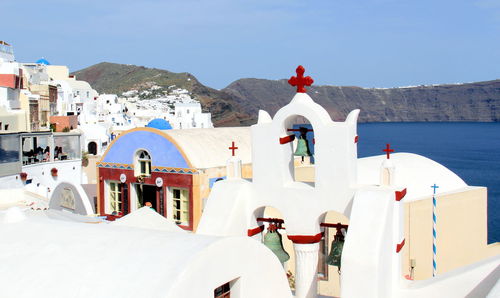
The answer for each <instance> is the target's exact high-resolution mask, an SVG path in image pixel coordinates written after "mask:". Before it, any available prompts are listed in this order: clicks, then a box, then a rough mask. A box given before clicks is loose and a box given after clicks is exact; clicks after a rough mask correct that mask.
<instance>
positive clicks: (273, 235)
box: [264, 223, 290, 265]
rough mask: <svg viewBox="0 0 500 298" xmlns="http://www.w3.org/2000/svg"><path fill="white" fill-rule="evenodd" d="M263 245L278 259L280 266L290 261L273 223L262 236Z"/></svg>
mask: <svg viewBox="0 0 500 298" xmlns="http://www.w3.org/2000/svg"><path fill="white" fill-rule="evenodd" d="M264 245H265V246H267V247H268V248H269V249H270V250H271V251H272V252H273V253H274V254H275V255H276V256H277V257H278V259H279V260H280V262H281V264H282V265H283V264H284V263H285V262H286V261H288V260H289V259H290V255H289V254H288V253H287V252H286V251H285V249H284V248H283V242H282V239H281V234H280V233H278V229H277V228H276V225H275V224H274V223H270V224H269V228H267V233H266V235H264Z"/></svg>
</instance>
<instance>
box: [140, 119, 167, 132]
mask: <svg viewBox="0 0 500 298" xmlns="http://www.w3.org/2000/svg"><path fill="white" fill-rule="evenodd" d="M146 127H151V128H156V129H159V130H167V129H172V125H170V123H169V122H168V121H167V120H165V119H161V118H156V119H153V120H151V121H149V123H148V124H147V125H146Z"/></svg>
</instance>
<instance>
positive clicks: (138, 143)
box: [103, 131, 189, 168]
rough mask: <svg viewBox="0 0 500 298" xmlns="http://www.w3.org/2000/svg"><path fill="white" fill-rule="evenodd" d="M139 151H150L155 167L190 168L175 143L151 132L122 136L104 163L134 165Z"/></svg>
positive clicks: (136, 132) (112, 147) (137, 132)
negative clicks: (135, 155) (135, 156)
mask: <svg viewBox="0 0 500 298" xmlns="http://www.w3.org/2000/svg"><path fill="white" fill-rule="evenodd" d="M138 149H144V150H146V151H148V153H149V154H150V156H151V164H152V166H153V167H166V168H189V165H188V163H187V161H186V160H185V159H184V157H183V156H182V154H181V152H180V151H179V149H178V148H177V147H176V146H175V145H174V144H173V143H171V142H170V141H169V140H168V139H167V138H165V137H164V136H162V135H160V134H156V133H154V132H151V131H133V132H130V133H127V134H125V135H123V136H121V137H120V138H119V139H117V140H116V141H115V143H114V144H113V145H112V146H111V148H110V149H109V151H108V153H107V154H106V156H105V157H104V160H103V162H105V163H106V162H108V163H119V164H130V165H132V164H134V154H135V152H136V151H137V150H138Z"/></svg>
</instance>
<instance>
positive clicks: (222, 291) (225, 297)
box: [214, 283, 231, 298]
mask: <svg viewBox="0 0 500 298" xmlns="http://www.w3.org/2000/svg"><path fill="white" fill-rule="evenodd" d="M229 297H231V285H230V283H225V284H223V285H222V286H220V287H218V288H217V289H215V290H214V298H229Z"/></svg>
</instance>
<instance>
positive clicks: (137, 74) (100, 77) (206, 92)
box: [72, 62, 252, 126]
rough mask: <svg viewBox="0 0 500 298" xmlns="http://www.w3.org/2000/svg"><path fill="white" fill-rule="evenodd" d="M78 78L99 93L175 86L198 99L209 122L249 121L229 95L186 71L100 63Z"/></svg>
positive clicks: (79, 72) (218, 123) (82, 71)
mask: <svg viewBox="0 0 500 298" xmlns="http://www.w3.org/2000/svg"><path fill="white" fill-rule="evenodd" d="M72 75H75V76H76V78H77V79H78V80H84V81H87V82H89V83H90V85H91V86H92V88H94V89H95V90H97V92H99V93H108V94H121V93H123V92H125V91H129V90H132V89H135V90H141V89H149V88H150V87H152V86H153V85H157V86H161V87H164V88H167V87H169V86H172V85H175V86H176V87H178V88H183V89H187V90H189V91H190V92H191V93H192V96H193V97H194V98H196V99H197V100H199V101H200V102H201V105H202V107H203V109H204V110H205V111H210V112H211V113H212V121H213V122H214V124H215V125H218V126H238V125H241V123H247V122H251V121H252V118H251V117H250V116H249V115H247V114H245V113H244V112H243V113H242V111H243V109H242V108H241V107H239V106H238V104H237V103H236V102H235V101H234V99H233V98H232V96H230V95H228V94H227V93H225V92H221V91H218V90H215V89H212V88H209V87H206V86H204V85H203V84H201V83H200V82H198V80H197V79H196V78H195V77H194V76H193V75H191V74H189V73H174V72H170V71H167V70H162V69H156V68H147V67H144V66H136V65H126V64H116V63H108V62H102V63H99V64H96V65H93V66H90V67H87V68H85V69H82V70H79V71H76V72H74V73H72Z"/></svg>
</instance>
